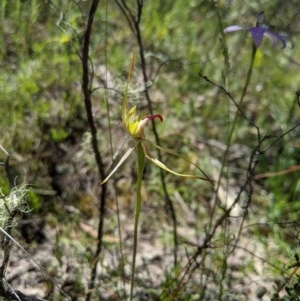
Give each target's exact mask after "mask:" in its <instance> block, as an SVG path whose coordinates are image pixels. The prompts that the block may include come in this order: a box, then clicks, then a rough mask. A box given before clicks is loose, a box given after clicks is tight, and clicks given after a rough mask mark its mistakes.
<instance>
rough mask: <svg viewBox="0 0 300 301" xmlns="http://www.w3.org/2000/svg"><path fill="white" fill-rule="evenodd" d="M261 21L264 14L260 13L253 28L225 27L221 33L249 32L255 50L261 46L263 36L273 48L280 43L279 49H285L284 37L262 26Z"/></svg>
mask: <svg viewBox="0 0 300 301" xmlns="http://www.w3.org/2000/svg"><path fill="white" fill-rule="evenodd" d="M263 19H264V13H263V12H260V13H259V14H258V15H257V19H256V25H255V26H254V27H245V26H240V25H231V26H228V27H226V28H225V29H224V30H223V32H224V33H229V32H233V31H238V30H247V31H248V32H250V34H251V36H252V40H253V43H254V45H255V47H256V48H258V47H259V46H260V45H261V43H262V41H263V37H264V35H265V36H266V37H267V38H268V39H269V40H270V41H271V43H272V46H273V47H274V46H276V45H277V44H278V43H279V42H280V43H281V44H282V46H281V49H283V48H285V47H286V37H285V36H283V35H280V34H278V33H275V32H273V31H272V30H270V29H269V27H268V26H267V25H265V24H263Z"/></svg>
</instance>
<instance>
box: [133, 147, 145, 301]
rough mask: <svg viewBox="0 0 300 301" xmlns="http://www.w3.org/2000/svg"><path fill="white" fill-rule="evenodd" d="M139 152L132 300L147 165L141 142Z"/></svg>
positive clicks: (137, 150) (137, 149)
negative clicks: (144, 173) (143, 185)
mask: <svg viewBox="0 0 300 301" xmlns="http://www.w3.org/2000/svg"><path fill="white" fill-rule="evenodd" d="M136 153H137V185H136V203H135V210H134V237H133V253H132V264H131V270H132V271H131V284H130V301H132V300H133V288H134V276H135V262H136V252H137V242H138V226H139V218H140V212H141V205H142V182H143V172H144V167H145V159H146V157H145V154H144V150H143V147H142V144H141V143H138V144H137V146H136Z"/></svg>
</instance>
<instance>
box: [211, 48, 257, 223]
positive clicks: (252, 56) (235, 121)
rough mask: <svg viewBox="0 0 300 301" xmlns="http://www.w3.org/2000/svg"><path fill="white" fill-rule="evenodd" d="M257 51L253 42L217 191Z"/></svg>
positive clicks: (217, 188)
mask: <svg viewBox="0 0 300 301" xmlns="http://www.w3.org/2000/svg"><path fill="white" fill-rule="evenodd" d="M256 52H257V47H256V46H255V45H254V43H253V44H252V54H251V60H250V65H249V69H248V72H247V77H246V81H245V84H244V88H243V91H242V94H241V97H240V99H239V101H238V102H237V110H236V113H235V115H234V119H233V122H232V125H231V128H230V131H229V135H228V140H227V145H226V150H225V154H224V157H223V160H222V165H221V171H220V176H219V179H218V182H217V185H216V191H218V190H219V187H220V184H221V179H222V176H223V172H224V168H225V163H226V161H227V158H228V154H229V149H230V145H231V140H232V137H233V133H234V130H235V127H236V123H237V120H238V117H239V113H240V110H241V105H242V104H243V101H244V97H245V95H246V92H247V90H248V87H249V83H250V79H251V76H252V70H253V65H254V61H255V56H256ZM214 208H215V207H214ZM214 208H213V210H214ZM212 216H213V214H212ZM211 222H212V220H211Z"/></svg>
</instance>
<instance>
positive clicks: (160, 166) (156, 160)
mask: <svg viewBox="0 0 300 301" xmlns="http://www.w3.org/2000/svg"><path fill="white" fill-rule="evenodd" d="M145 142H146V140H144V141H143V142H142V147H143V150H144V153H145V156H146V158H147V159H148V160H150V161H151V162H152V163H154V164H155V165H156V166H158V167H159V168H161V169H163V170H165V171H167V172H169V173H171V174H173V175H176V176H179V177H184V178H190V179H199V180H204V181H209V182H211V183H213V181H212V180H210V179H209V178H204V177H200V176H196V175H191V174H183V173H178V172H176V171H174V170H172V169H170V168H169V167H167V166H166V165H165V164H164V163H162V162H161V161H160V160H158V159H156V158H153V157H152V155H151V154H150V151H149V150H148V147H147V145H146V143H145ZM151 144H152V145H153V146H154V147H155V148H157V149H160V150H161V151H163V152H166V153H169V154H171V155H173V156H176V157H179V158H182V157H181V156H180V155H178V154H177V153H176V152H174V151H172V150H169V149H164V148H163V147H161V146H158V145H156V144H155V143H152V142H151ZM182 159H183V160H185V161H187V162H189V163H192V162H190V161H188V160H186V159H184V158H182ZM192 164H193V165H195V164H194V163H192Z"/></svg>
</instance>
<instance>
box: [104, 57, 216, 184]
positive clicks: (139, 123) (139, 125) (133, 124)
mask: <svg viewBox="0 0 300 301" xmlns="http://www.w3.org/2000/svg"><path fill="white" fill-rule="evenodd" d="M132 64H133V62H132ZM132 68H133V65H131V69H130V72H129V78H130V74H131V70H132ZM127 93H128V85H127V88H126V91H125V96H124V98H123V104H122V123H123V127H124V129H125V131H126V132H127V134H129V136H130V137H131V138H133V140H134V141H135V143H134V144H133V146H131V147H130V148H129V149H128V150H127V151H126V153H125V154H124V155H123V157H122V158H121V159H120V161H119V162H118V163H117V164H116V166H115V167H114V168H113V169H112V171H111V172H110V173H109V174H108V176H107V177H106V178H105V179H104V180H103V181H102V182H101V184H104V183H105V182H106V181H107V180H108V179H109V178H110V177H111V176H112V175H113V174H114V173H115V172H116V171H117V169H118V168H119V167H120V166H121V165H122V164H123V163H124V162H125V161H126V159H127V158H128V157H129V155H130V154H131V153H132V151H133V150H134V149H139V150H141V151H142V152H143V156H145V157H146V158H147V159H148V160H150V161H151V162H152V163H154V164H155V165H157V166H158V167H159V168H161V169H163V170H165V171H167V172H169V173H172V174H174V175H176V176H180V177H185V178H195V179H201V180H204V181H209V182H211V183H213V181H212V180H211V179H209V178H208V177H207V176H205V174H204V173H203V172H202V173H203V174H204V177H200V176H196V175H190V174H182V173H177V172H175V171H173V170H172V169H170V168H168V167H167V166H166V165H165V164H163V163H162V162H161V161H159V160H158V159H156V158H154V157H153V156H152V155H151V153H150V151H149V148H148V144H151V145H153V146H154V147H155V148H156V149H159V150H161V151H163V152H165V153H168V154H171V155H173V156H175V157H179V158H182V157H181V156H180V155H179V154H177V153H176V152H174V151H172V150H169V149H165V148H162V147H161V146H159V145H156V144H155V143H153V142H150V141H149V140H147V139H146V138H145V133H144V129H145V126H146V124H147V123H148V122H149V121H151V120H153V119H159V120H160V121H163V117H162V115H160V114H155V115H149V116H146V117H145V118H142V117H137V108H136V106H133V107H132V108H131V109H129V110H127ZM140 146H141V147H140ZM182 159H184V160H185V161H187V162H189V163H191V164H193V165H195V166H196V167H198V166H197V165H196V164H194V163H192V162H190V161H189V160H187V159H185V158H182ZM198 168H199V167H198Z"/></svg>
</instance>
